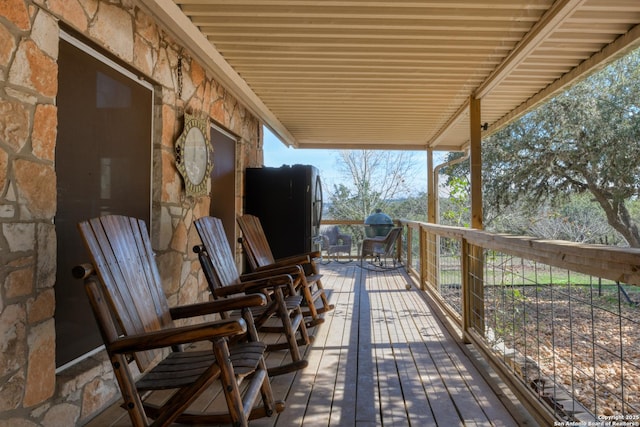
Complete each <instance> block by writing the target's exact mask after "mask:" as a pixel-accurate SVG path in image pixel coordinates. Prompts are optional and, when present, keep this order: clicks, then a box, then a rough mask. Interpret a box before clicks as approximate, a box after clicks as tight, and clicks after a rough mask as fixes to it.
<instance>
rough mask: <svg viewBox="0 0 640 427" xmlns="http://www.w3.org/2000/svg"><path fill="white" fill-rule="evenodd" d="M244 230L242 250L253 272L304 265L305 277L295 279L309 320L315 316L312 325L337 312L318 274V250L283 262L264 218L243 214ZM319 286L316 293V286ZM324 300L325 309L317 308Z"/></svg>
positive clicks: (241, 218) (310, 324)
mask: <svg viewBox="0 0 640 427" xmlns="http://www.w3.org/2000/svg"><path fill="white" fill-rule="evenodd" d="M238 224H239V225H240V230H242V235H243V237H242V247H243V248H244V251H245V254H246V255H247V259H248V261H249V265H250V267H251V269H252V270H253V271H255V272H259V271H265V270H269V269H273V268H278V267H285V266H296V265H297V266H301V267H302V268H303V271H304V274H300V275H296V276H295V277H294V280H295V283H294V285H295V287H296V289H298V290H299V291H300V292H301V293H302V296H304V299H305V301H306V306H307V310H306V311H305V312H304V315H305V317H311V320H310V321H309V322H308V323H307V325H308V326H312V325H315V324H318V323H322V322H323V321H324V319H323V318H321V317H319V315H320V314H322V313H325V312H327V311H329V310H333V308H334V306H333V305H332V304H329V300H328V299H327V295H326V294H325V291H324V287H323V286H322V281H321V278H322V275H321V274H319V273H318V266H317V264H316V261H315V259H316V258H319V257H320V252H318V251H314V252H309V253H305V254H299V255H293V256H290V257H286V258H282V259H278V260H276V259H274V257H273V253H272V252H271V247H270V246H269V242H268V241H267V238H266V236H265V234H264V230H263V228H262V224H261V223H260V219H259V218H258V217H256V216H254V215H248V214H246V215H242V216H241V217H239V218H238ZM314 286H315V290H313V287H314ZM318 299H320V301H321V302H322V305H321V306H317V305H316V300H318Z"/></svg>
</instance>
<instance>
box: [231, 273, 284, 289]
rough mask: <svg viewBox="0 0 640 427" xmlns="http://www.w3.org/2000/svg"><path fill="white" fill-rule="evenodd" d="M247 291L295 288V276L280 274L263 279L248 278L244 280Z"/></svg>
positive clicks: (243, 283)
mask: <svg viewBox="0 0 640 427" xmlns="http://www.w3.org/2000/svg"><path fill="white" fill-rule="evenodd" d="M242 286H243V287H244V290H245V292H260V291H262V290H265V289H267V290H268V289H275V288H285V287H286V288H289V289H292V288H293V277H291V275H289V274H278V275H276V276H273V275H272V276H269V277H266V278H262V279H255V280H247V281H243V282H242Z"/></svg>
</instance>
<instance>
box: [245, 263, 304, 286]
mask: <svg viewBox="0 0 640 427" xmlns="http://www.w3.org/2000/svg"><path fill="white" fill-rule="evenodd" d="M269 267H271V266H269V265H267V266H264V267H263V268H261V269H260V270H258V271H254V272H252V273H245V274H242V275H241V276H240V280H241V281H242V282H245V281H251V280H258V279H264V278H269V277H272V276H276V275H281V274H288V275H291V276H297V275H300V274H304V269H303V268H302V267H301V266H300V265H298V264H292V265H285V266H282V267H274V268H269Z"/></svg>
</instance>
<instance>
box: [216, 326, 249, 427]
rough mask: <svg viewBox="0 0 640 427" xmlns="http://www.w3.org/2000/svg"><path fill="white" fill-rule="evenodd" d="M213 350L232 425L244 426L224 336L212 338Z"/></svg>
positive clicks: (240, 401)
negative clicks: (219, 369)
mask: <svg viewBox="0 0 640 427" xmlns="http://www.w3.org/2000/svg"><path fill="white" fill-rule="evenodd" d="M213 352H214V354H215V356H216V359H217V360H218V365H219V366H220V368H221V372H220V380H221V382H222V389H223V391H224V397H225V399H226V401H227V407H228V408H229V415H230V417H231V420H232V423H233V425H234V426H242V427H246V426H248V419H247V417H246V415H245V412H244V407H243V402H242V396H241V395H240V390H239V388H238V383H237V382H236V378H235V375H234V373H233V365H232V364H231V358H230V355H229V348H228V347H227V341H226V340H225V339H224V338H218V339H216V340H214V342H213Z"/></svg>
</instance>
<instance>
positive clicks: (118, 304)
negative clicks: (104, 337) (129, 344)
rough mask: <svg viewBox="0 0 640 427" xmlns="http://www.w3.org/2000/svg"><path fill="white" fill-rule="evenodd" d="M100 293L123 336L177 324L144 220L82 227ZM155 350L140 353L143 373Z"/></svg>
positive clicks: (108, 220)
mask: <svg viewBox="0 0 640 427" xmlns="http://www.w3.org/2000/svg"><path fill="white" fill-rule="evenodd" d="M78 228H79V230H80V234H81V235H82V238H83V239H84V242H85V245H86V248H87V250H88V251H89V255H90V257H91V262H92V264H93V267H94V269H95V270H96V272H97V275H98V278H99V279H100V284H101V287H102V293H103V294H104V296H105V298H106V300H107V302H108V304H109V306H110V309H111V312H112V313H117V319H116V321H117V323H118V326H119V327H120V329H121V331H122V333H124V334H125V335H131V334H137V333H142V332H150V331H154V330H160V329H162V328H164V327H166V326H170V325H172V324H173V322H172V320H171V316H170V314H169V305H168V302H167V299H166V296H165V294H164V290H163V288H162V283H161V281H160V274H159V272H158V268H157V265H156V262H155V258H154V254H153V251H152V249H151V242H150V240H149V234H148V232H147V227H146V225H145V223H144V221H142V220H139V219H135V218H128V217H124V216H120V215H109V216H104V217H101V218H94V219H91V220H88V221H84V222H81V223H80V224H78ZM157 355H158V352H157V351H147V352H139V353H136V354H135V355H134V356H135V359H136V362H137V363H138V366H139V367H140V369H141V370H145V369H146V368H147V367H148V366H149V364H150V363H152V361H153V360H154V359H155V358H156V357H157Z"/></svg>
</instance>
